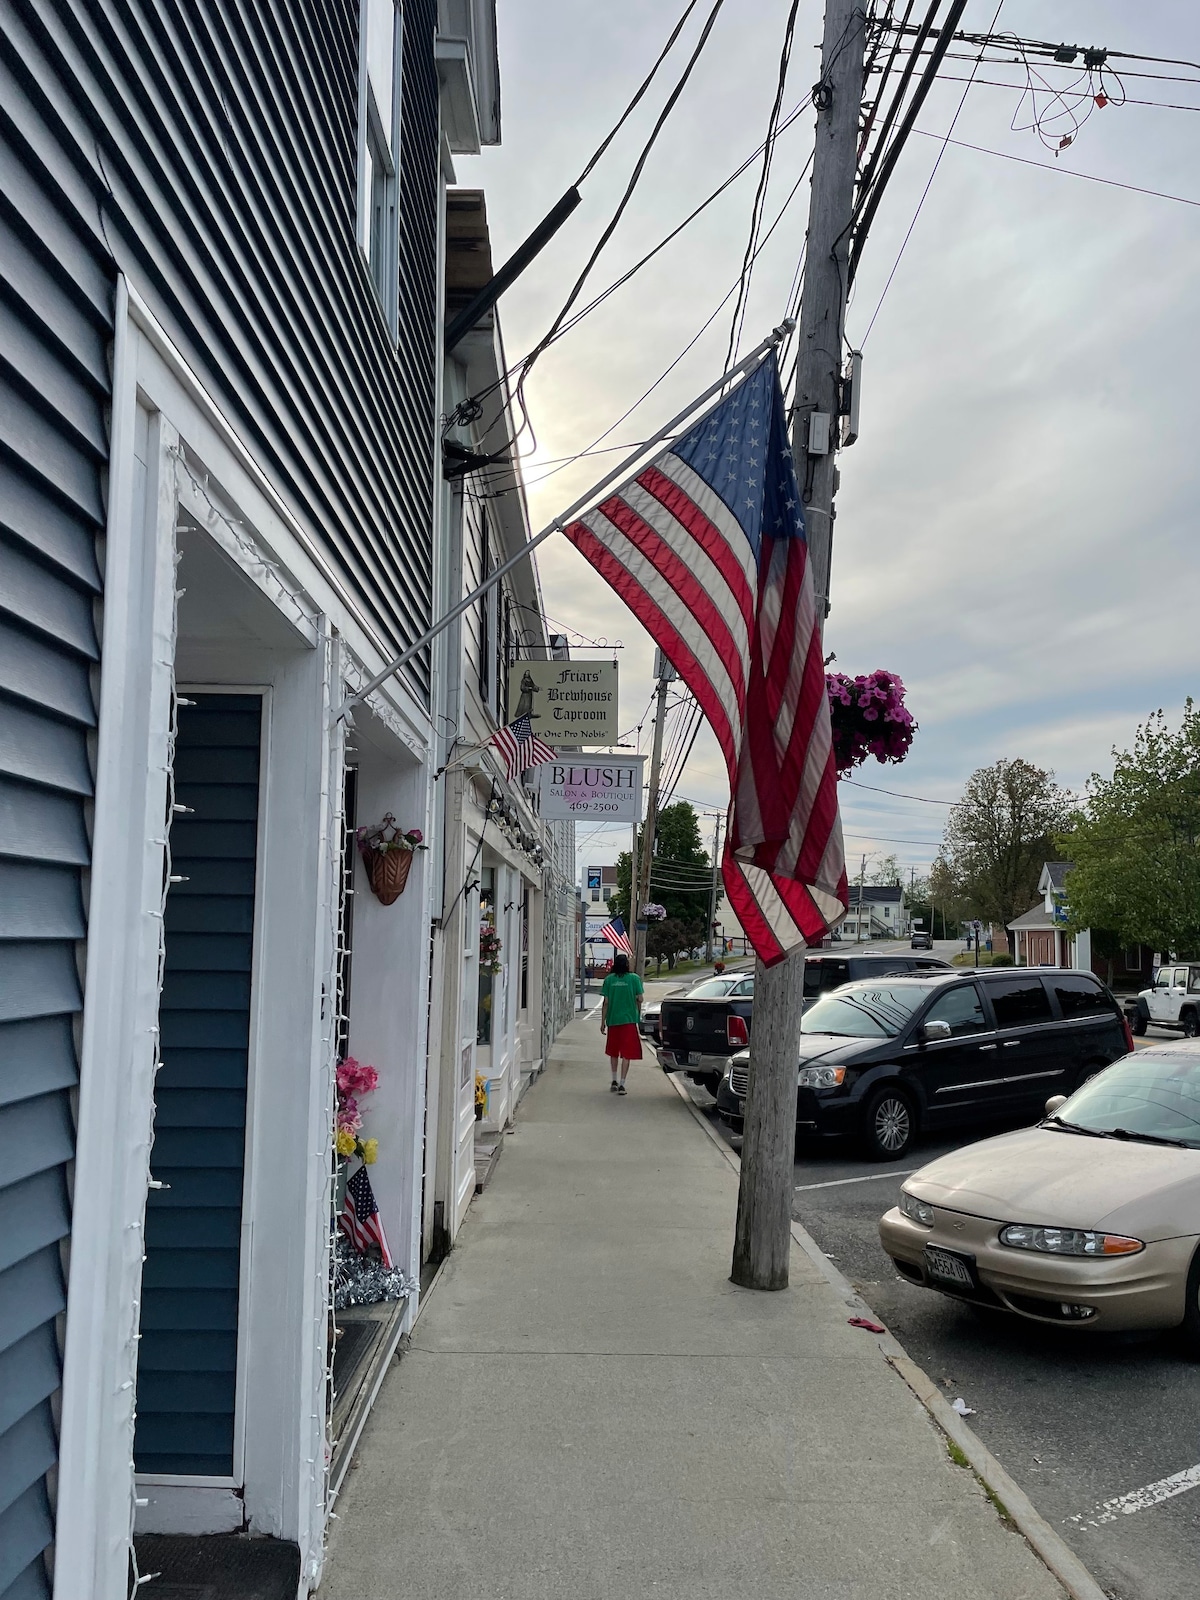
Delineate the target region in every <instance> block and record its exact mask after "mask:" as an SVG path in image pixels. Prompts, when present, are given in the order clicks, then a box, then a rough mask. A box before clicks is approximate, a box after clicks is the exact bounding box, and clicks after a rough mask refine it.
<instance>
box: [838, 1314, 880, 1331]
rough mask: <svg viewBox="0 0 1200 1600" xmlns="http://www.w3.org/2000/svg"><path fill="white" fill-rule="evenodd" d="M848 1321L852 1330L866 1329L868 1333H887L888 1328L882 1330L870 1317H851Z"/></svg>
mask: <svg viewBox="0 0 1200 1600" xmlns="http://www.w3.org/2000/svg"><path fill="white" fill-rule="evenodd" d="M847 1321H848V1322H849V1323H850V1326H851V1327H852V1328H865V1329H866V1330H867V1332H868V1333H886V1332H887V1329H886V1328H881V1327H880V1326H879V1324H878V1323H877V1322H872V1321H871V1320H870V1319H869V1318H868V1317H849V1318H847Z"/></svg>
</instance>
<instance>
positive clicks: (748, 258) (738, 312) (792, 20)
mask: <svg viewBox="0 0 1200 1600" xmlns="http://www.w3.org/2000/svg"><path fill="white" fill-rule="evenodd" d="M799 8H800V0H792V4H791V8H790V10H789V11H788V17H787V22H786V23H785V25H784V30H783V45H782V47H781V48H780V52H779V76H778V79H777V82H776V85H775V98H774V100H773V101H772V102H771V115H770V116H769V117H768V118H767V136H766V138H765V139H764V140H763V146H762V148H763V164H762V171H761V172H760V173H759V175H758V187H757V189H756V190H755V191H754V204H753V205H752V206H751V208H750V234H749V237H748V238H747V240H746V253H745V255H744V257H743V258H742V274H741V279H740V281H739V283H738V295H737V299H736V301H735V302H734V307H733V317H732V319H731V321H730V326H729V349H728V351H727V352H726V355H725V370H726V371H727V372H728V371H729V369H730V368H731V367H732V366H733V364H734V362H735V361H736V360H737V352H738V346H739V345H740V343H741V339H742V328H743V325H744V323H745V320H746V304H747V301H748V299H749V296H750V279H751V277H752V275H753V272H754V257H755V246H756V245H757V243H758V235H759V233H760V231H761V229H762V219H763V208H764V206H765V205H766V201H767V185H768V183H769V182H770V180H771V162H772V160H773V159H774V155H775V143H776V138H777V135H778V125H779V111H780V107H781V106H782V105H783V91H784V89H785V88H786V87H787V75H788V67H789V65H790V63H791V59H792V39H793V37H794V35H795V32H796V13H797V11H798V10H799Z"/></svg>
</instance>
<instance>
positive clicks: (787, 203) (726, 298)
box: [481, 154, 812, 500]
mask: <svg viewBox="0 0 1200 1600" xmlns="http://www.w3.org/2000/svg"><path fill="white" fill-rule="evenodd" d="M811 166H812V156H811V154H810V155H809V157H808V160H807V161H806V162H805V163H804V166H803V167H802V168H801V170H800V174H799V176H798V177H797V179H796V181H795V183H794V184H793V185H792V187H791V189H790V190H789V191H788V193H787V196H786V198H785V199H784V202H783V204H782V205H781V206H780V208H779V211H778V212H777V213H776V216H775V220H774V222H772V224H771V226H770V227H769V228H768V229H767V231H766V233H765V234H763V237H762V240H761V242H760V243H759V246H758V249H757V251H756V252H755V254H756V256H757V255H761V254H762V252H763V251H764V250H765V249H766V247H767V245H768V244H769V243H770V241H771V238H772V237H773V235H774V233H775V231H776V229H777V228H778V227H779V224H780V223H781V222H782V221H783V219H784V217H785V216H786V214H787V212H788V210H789V209H790V207H791V204H792V201H793V200H794V199H795V198H796V195H797V194H798V193H799V192H800V186H801V184H802V183H803V182H804V180H805V178H806V177H807V176H808V172H809V169H810V167H811ZM740 281H741V280H740V277H739V279H738V282H740ZM737 287H738V285H737V283H733V284H731V285H730V287H729V289H728V290H727V291H726V292H725V294H724V295H722V297H721V299H720V301H719V302H718V304H717V305H716V307H715V308H714V309H713V311H712V313H711V314H710V315H709V316H708V317H707V318H706V319H705V321H704V322H703V323H702V324H701V326H700V327H699V329H698V330H697V331H696V333H695V334H694V335H693V336H692V338H691V339H689V340H688V342H687V344H685V345H684V347H683V349H682V350H681V351H680V352H679V354H678V355H677V356H676V357H675V359H674V360H673V361H672V362H671V363H670V364H669V365H668V366H667V367H665V368H664V369H663V371H662V372H660V373H659V375H658V377H657V378H655V380H654V382H653V383H652V384H651V385H650V386H649V388H648V389H645V390H643V392H642V393H641V394H640V395H639V396H638V398H637V399H636V400H635V401H634V402H633V404H632V405H631V406H629V407H627V409H626V410H624V411H623V412H622V413H621V415H620V416H619V417H618V418H617V419H616V421H615V422H611V423H610V424H609V426H608V427H607V428H605V430H604V432H603V433H600V434H597V436H596V437H595V439H593V440H592V442H591V444H590V445H587V446H585V448H584V449H583V450H580V451H579V452H577V454H575V455H573V456H570V457H568V458H567V459H566V460H565V461H564V462H563V463H562V465H561V466H557V467H552V468H551V469H550V471H549V472H545V473H542V474H541V476H540V477H537V478H531V479H529V480H528V482H529V484H531V485H532V484H535V483H544V482H545V481H546V479H547V478H552V477H554V475H555V474H556V473H559V472H564V471H565V470H566V468H567V467H568V466H570V465H572V464H573V463H574V462H575V461H578V460H580V459H581V458H582V457H583V456H586V455H589V454H590V453H591V452H592V451H594V450H595V448H596V446H597V445H598V444H600V443H601V441H602V440H604V439H607V438H608V436H609V434H610V433H613V432H615V431H616V429H617V428H619V427H620V426H621V424H622V423H623V422H626V421H628V419H629V418H630V417H631V416H632V415H633V413H634V412H635V411H636V410H637V409H638V408H639V407H640V406H642V405H644V404H645V402H646V401H647V400H648V399H649V398H650V396H651V395H652V394H653V393H654V391H655V390H656V389H657V388H658V386H659V385H660V384H661V383H665V382H666V380H667V378H669V377H670V375H671V373H672V372H674V370H675V368H676V367H677V366H678V365H679V363H680V362H681V361H682V360H684V358H685V357H686V356H688V355H689V354H690V353H691V351H692V350H693V349H694V348H695V347H696V345H697V344H699V342H700V340H701V339H702V338H703V337H704V335H705V334H706V333H707V332H708V330H709V329H710V328H711V327H712V325H713V323H714V322H715V321H716V320H717V318H718V317H719V316H720V315H721V312H722V311H723V310H724V309H725V307H726V306H727V305H728V304H729V302H730V300H732V298H733V296H734V295H735V294H736V293H737ZM514 487H515V486H510V487H509V488H506V489H502V490H499V491H496V492H494V493H485V494H484V495H482V496H481V498H483V499H487V500H494V499H498V498H499V497H500V495H503V494H512V493H513V491H514Z"/></svg>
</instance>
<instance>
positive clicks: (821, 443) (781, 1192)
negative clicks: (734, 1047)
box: [731, 0, 866, 1289]
mask: <svg viewBox="0 0 1200 1600" xmlns="http://www.w3.org/2000/svg"><path fill="white" fill-rule="evenodd" d="M865 38H866V14H865V10H864V6H863V0H826V3H825V32H824V37H823V39H822V43H821V81H820V83H818V84H817V86H816V87H815V88H814V90H813V104H814V105H815V107H816V110H817V133H816V145H815V148H814V152H813V175H812V192H811V195H810V197H809V205H808V252H807V256H806V259H805V265H804V294H803V297H802V299H801V302H800V323H799V328H798V330H797V338H798V342H799V356H798V365H797V369H796V403H795V410H794V412H793V416H792V449H793V453H794V454H795V457H796V472H797V476H798V478H799V480H800V485H801V489H802V491H803V498H804V519H805V526H806V528H807V531H808V559H809V563H810V567H811V571H812V575H813V586H814V589H815V591H816V601H817V619H818V627H819V626H820V625H821V623H822V622H823V621H824V619H825V617H826V615H827V613H828V609H829V562H830V553H831V547H832V534H833V492H834V481H835V479H834V449H835V446H836V442H837V427H838V413H839V410H840V392H841V384H840V375H841V366H842V326H843V322H844V318H845V311H846V265H847V258H848V254H849V244H850V220H851V216H852V214H853V210H854V177H855V168H856V165H857V159H858V137H859V118H860V115H861V110H862V88H863V55H864V44H865ZM803 1008H804V952H803V951H802V950H801V951H798V952H797V953H796V954H795V955H793V956H791V957H790V958H789V959H788V960H786V961H781V962H779V963H778V965H776V966H774V967H765V966H764V965H763V963H762V962H761V961H760V962H758V965H757V972H756V975H755V980H754V1049H753V1054H752V1055H751V1058H750V1083H749V1088H748V1090H747V1096H746V1109H745V1128H744V1138H743V1141H742V1172H741V1181H740V1185H739V1188H738V1212H737V1228H736V1232H735V1236H734V1245H733V1271H732V1273H731V1277H732V1279H733V1281H734V1283H736V1284H740V1285H741V1286H742V1287H743V1288H747V1289H786V1288H787V1284H788V1262H789V1257H790V1254H791V1243H792V1238H791V1224H792V1167H793V1163H794V1160H795V1145H796V1073H797V1068H798V1064H799V1059H800V1017H801V1013H802V1011H803Z"/></svg>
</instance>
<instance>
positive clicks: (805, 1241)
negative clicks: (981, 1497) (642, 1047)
mask: <svg viewBox="0 0 1200 1600" xmlns="http://www.w3.org/2000/svg"><path fill="white" fill-rule="evenodd" d="M667 1078H668V1081H669V1082H670V1084H671V1087H672V1088H673V1089H674V1090H675V1092H676V1094H677V1095H678V1096H679V1098H680V1099H681V1100H682V1101H683V1103H684V1105H685V1106H686V1107H687V1109H688V1110H689V1111H690V1112H691V1114H692V1117H693V1118H694V1119H695V1121H696V1123H697V1124H698V1125H699V1126H700V1127H701V1128H702V1129H703V1130H704V1133H705V1134H706V1136H707V1137H708V1138H709V1139H710V1140H711V1141H712V1143H713V1145H715V1147H716V1148H717V1149H718V1150H719V1151H720V1152H721V1154H722V1155H723V1156H724V1158H725V1160H726V1161H727V1162H728V1163H729V1165H730V1167H731V1168H732V1169H733V1171H734V1172H738V1173H740V1171H741V1165H742V1164H741V1161H740V1159H739V1158H738V1156H737V1155H736V1154H735V1152H734V1151H732V1150H731V1149H730V1148H729V1146H728V1145H727V1144H726V1143H725V1141H724V1140H723V1139H722V1138H721V1136H720V1134H718V1133H717V1131H716V1129H715V1128H714V1127H713V1126H712V1124H711V1123H710V1122H709V1121H708V1119H707V1117H705V1116H704V1115H703V1114H702V1113H701V1111H700V1108H699V1107H698V1106H697V1105H696V1104H695V1103H694V1102H693V1100H692V1098H691V1096H690V1095H689V1094H688V1092H687V1090H686V1089H685V1088H684V1086H683V1084H682V1083H679V1082H677V1081H676V1079H675V1077H674V1075H673V1074H670V1073H668V1074H667ZM792 1239H793V1241H794V1242H795V1243H796V1244H797V1245H798V1246H799V1248H800V1249H801V1250H803V1252H804V1254H805V1255H806V1256H807V1257H808V1258H809V1260H810V1261H811V1262H812V1264H813V1265H814V1266H815V1267H816V1268H817V1270H818V1271H819V1272H820V1273H821V1276H822V1277H823V1278H824V1279H825V1281H826V1283H828V1284H829V1286H830V1287H831V1288H832V1289H833V1290H834V1291H835V1292H836V1293H837V1295H838V1297H839V1299H841V1300H842V1301H843V1302H844V1303H845V1305H846V1306H847V1308H848V1309H849V1311H850V1313H851V1315H852V1316H866V1317H869V1318H870V1319H871V1321H872V1322H878V1321H879V1320H880V1319H879V1318H878V1317H877V1316H876V1315H875V1312H874V1311H872V1309H871V1307H870V1306H869V1305H868V1304H867V1302H866V1301H865V1300H864V1299H863V1298H862V1296H861V1295H860V1294H859V1293H858V1291H857V1290H856V1289H855V1287H854V1285H853V1284H852V1283H851V1282H850V1280H849V1279H848V1278H847V1277H845V1275H844V1274H843V1273H841V1272H839V1271H838V1269H837V1267H835V1266H834V1264H833V1262H832V1261H830V1260H829V1258H828V1257H827V1256H826V1254H825V1252H824V1251H823V1250H822V1249H821V1247H820V1246H819V1245H818V1244H817V1241H816V1240H815V1239H814V1238H813V1236H812V1234H810V1233H809V1232H808V1231H807V1229H805V1228H804V1227H802V1226H801V1224H800V1223H799V1222H797V1221H796V1220H795V1218H793V1219H792ZM875 1342H876V1344H877V1345H878V1347H879V1353H880V1355H881V1356H882V1357H883V1358H884V1360H885V1361H886V1362H887V1363H888V1365H889V1366H890V1367H891V1368H892V1369H893V1371H895V1372H896V1373H897V1375H898V1376H899V1377H901V1378H902V1379H903V1380H904V1382H905V1383H906V1384H907V1385H908V1387H909V1388H910V1389H911V1390H912V1392H913V1394H914V1395H915V1396H916V1398H917V1399H918V1400H919V1401H920V1402H921V1404H922V1405H923V1406H924V1407H925V1409H926V1411H927V1412H928V1413H929V1416H930V1418H931V1420H932V1421H933V1423H934V1425H935V1426H936V1427H937V1428H938V1429H940V1431H941V1432H942V1433H944V1434H945V1435H946V1437H947V1438H948V1439H949V1440H950V1441H951V1443H953V1444H955V1445H956V1446H957V1447H958V1449H959V1450H961V1451H962V1453H963V1455H964V1456H965V1457H966V1458H967V1462H968V1464H969V1465H970V1467H971V1470H972V1471H973V1472H974V1474H975V1476H976V1477H977V1478H978V1479H979V1481H980V1482H981V1483H982V1484H983V1486H984V1488H985V1489H986V1490H988V1491H989V1493H990V1494H991V1495H992V1496H993V1497H994V1498H995V1499H996V1500H998V1501H999V1502H1000V1504H1001V1506H1002V1507H1003V1509H1004V1511H1005V1512H1006V1513H1007V1514H1008V1516H1009V1518H1010V1519H1011V1521H1012V1522H1013V1523H1014V1524H1015V1526H1016V1527H1017V1529H1018V1531H1019V1532H1020V1533H1021V1534H1022V1535H1023V1537H1024V1538H1025V1540H1026V1542H1027V1543H1028V1544H1029V1546H1030V1548H1031V1549H1032V1550H1033V1552H1034V1554H1035V1555H1037V1556H1038V1557H1039V1558H1040V1560H1041V1562H1042V1564H1043V1565H1044V1566H1045V1567H1046V1568H1047V1569H1048V1570H1049V1571H1050V1573H1051V1574H1052V1575H1053V1576H1054V1577H1055V1578H1057V1579H1058V1581H1059V1583H1061V1584H1062V1586H1063V1588H1064V1589H1065V1590H1066V1592H1067V1594H1068V1595H1069V1596H1070V1597H1071V1600H1109V1596H1108V1595H1106V1594H1105V1592H1104V1590H1103V1589H1102V1588H1101V1587H1100V1585H1099V1584H1098V1583H1097V1582H1096V1580H1095V1578H1093V1577H1092V1575H1091V1573H1090V1572H1089V1571H1088V1570H1087V1568H1086V1567H1085V1566H1084V1564H1083V1562H1082V1561H1080V1559H1079V1557H1078V1556H1077V1555H1076V1554H1075V1552H1074V1551H1073V1550H1072V1549H1071V1547H1070V1546H1069V1545H1068V1544H1067V1542H1066V1541H1065V1540H1064V1539H1063V1538H1062V1537H1061V1536H1060V1535H1059V1534H1058V1533H1056V1532H1055V1530H1054V1529H1053V1528H1052V1527H1051V1526H1050V1524H1049V1523H1048V1522H1047V1521H1046V1519H1045V1517H1043V1516H1042V1515H1041V1514H1040V1512H1039V1511H1038V1510H1037V1509H1036V1507H1035V1506H1034V1504H1033V1502H1032V1500H1030V1498H1029V1496H1028V1495H1027V1494H1026V1493H1025V1491H1024V1489H1022V1488H1021V1487H1020V1485H1019V1484H1017V1483H1016V1482H1015V1481H1014V1479H1012V1478H1011V1477H1010V1476H1009V1474H1008V1473H1007V1472H1006V1471H1005V1469H1004V1468H1003V1467H1002V1466H1001V1465H1000V1463H999V1462H998V1461H997V1460H996V1458H995V1456H994V1455H993V1454H992V1452H991V1451H990V1450H989V1449H988V1447H987V1445H985V1444H984V1442H983V1440H982V1439H981V1438H979V1436H978V1434H976V1433H974V1432H973V1431H972V1430H971V1429H970V1428H969V1427H968V1426H967V1424H966V1422H965V1421H964V1419H963V1418H962V1417H960V1416H959V1415H958V1413H957V1411H955V1410H954V1408H953V1407H952V1406H951V1404H950V1402H949V1401H948V1400H947V1399H946V1397H945V1395H943V1394H942V1392H941V1391H940V1389H938V1387H937V1385H936V1384H935V1383H934V1381H933V1379H932V1378H931V1377H930V1376H929V1374H928V1373H927V1372H924V1371H923V1370H922V1369H921V1368H920V1367H919V1366H918V1365H917V1364H916V1362H915V1361H913V1360H912V1358H911V1357H910V1356H909V1355H908V1353H907V1351H906V1350H905V1349H904V1346H903V1345H902V1344H901V1343H900V1341H899V1340H898V1339H897V1338H896V1337H895V1335H894V1334H891V1333H885V1334H880V1335H876V1337H875Z"/></svg>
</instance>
